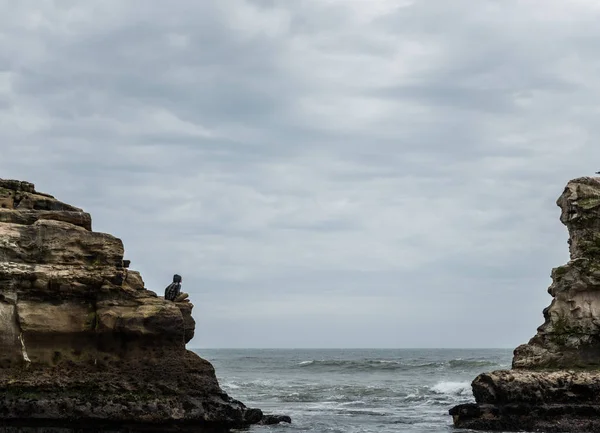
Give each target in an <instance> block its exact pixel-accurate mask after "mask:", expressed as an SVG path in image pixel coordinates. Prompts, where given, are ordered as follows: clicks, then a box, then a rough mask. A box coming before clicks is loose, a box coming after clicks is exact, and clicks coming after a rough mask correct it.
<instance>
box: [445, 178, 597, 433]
mask: <svg viewBox="0 0 600 433" xmlns="http://www.w3.org/2000/svg"><path fill="white" fill-rule="evenodd" d="M557 205H558V206H559V207H560V208H561V216H560V220H561V222H562V223H563V224H565V225H566V226H567V228H568V231H569V242H568V243H569V251H570V260H569V262H568V263H567V264H565V265H563V266H560V267H557V268H555V269H553V270H552V284H551V285H550V287H549V288H548V293H549V294H550V295H551V296H552V298H553V299H552V302H551V304H550V306H548V307H547V308H545V309H544V311H543V314H544V319H545V322H544V323H543V324H542V325H541V326H540V327H539V328H538V330H537V334H536V335H535V336H534V337H533V338H532V339H531V340H530V341H529V342H528V343H527V344H523V345H521V346H519V347H517V348H516V349H515V351H514V357H513V370H510V371H495V372H492V373H485V374H482V375H480V376H478V377H477V378H476V379H475V380H474V381H473V383H472V387H473V394H474V396H475V401H476V402H477V403H476V404H466V405H460V406H457V407H455V408H453V409H452V410H451V411H450V414H451V415H453V417H454V423H455V425H456V426H459V427H465V428H474V429H484V430H485V429H488V430H543V431H563V432H564V431H598V430H600V400H599V399H598V392H599V391H600V390H599V389H598V384H599V383H600V178H589V177H584V178H579V179H574V180H572V181H570V182H568V184H567V186H566V188H565V190H564V192H563V193H562V195H561V196H560V197H559V199H558V201H557Z"/></svg>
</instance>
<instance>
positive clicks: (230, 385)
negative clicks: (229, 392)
mask: <svg viewBox="0 0 600 433" xmlns="http://www.w3.org/2000/svg"><path fill="white" fill-rule="evenodd" d="M222 386H223V388H228V389H239V388H240V386H239V385H236V384H235V383H231V382H225V383H224V384H223V385H222Z"/></svg>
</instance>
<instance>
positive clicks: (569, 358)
mask: <svg viewBox="0 0 600 433" xmlns="http://www.w3.org/2000/svg"><path fill="white" fill-rule="evenodd" d="M557 204H558V205H559V206H560V208H561V210H562V212H561V216H560V220H561V221H562V223H563V224H565V225H566V226H567V228H568V230H569V250H570V254H571V260H570V261H569V262H568V263H567V264H566V265H564V266H560V267H558V268H555V269H553V270H552V280H553V282H552V285H551V286H550V288H549V289H548V292H549V293H550V295H552V297H553V298H554V299H553V300H552V303H551V304H550V306H549V307H548V308H546V309H545V310H544V317H545V319H546V321H545V323H544V324H543V325H542V326H540V327H539V328H538V333H537V335H536V336H535V337H533V338H532V339H531V340H530V341H529V343H528V344H525V345H522V346H519V347H518V348H517V349H516V350H515V357H514V359H513V367H514V368H546V367H555V368H574V367H584V368H585V367H596V366H600V178H581V179H575V180H572V181H571V182H569V183H568V185H567V187H566V188H565V191H564V192H563V194H562V195H561V196H560V198H559V199H558V201H557Z"/></svg>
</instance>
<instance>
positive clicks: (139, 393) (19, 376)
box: [0, 179, 290, 432]
mask: <svg viewBox="0 0 600 433" xmlns="http://www.w3.org/2000/svg"><path fill="white" fill-rule="evenodd" d="M123 254H124V248H123V244H122V242H121V240H120V239H118V238H116V237H114V236H112V235H109V234H105V233H97V232H94V231H92V219H91V216H90V215H89V214H88V213H86V212H84V211H83V210H82V209H79V208H76V207H74V206H71V205H69V204H66V203H63V202H60V201H59V200H56V199H55V198H54V197H52V196H51V195H48V194H44V193H40V192H37V191H36V190H35V187H34V185H33V184H31V183H28V182H22V181H14V180H2V179H0V330H1V332H0V348H1V350H0V425H1V426H2V427H0V432H9V431H10V432H12V431H15V432H16V431H19V432H22V431H32V432H33V431H56V432H67V431H71V430H72V429H75V428H77V429H81V428H94V429H96V430H98V429H99V428H100V427H101V428H104V427H106V429H108V430H110V431H152V430H157V429H159V430H160V431H186V430H188V429H189V430H190V431H196V432H198V431H206V432H208V431H226V430H227V429H229V428H237V427H245V426H248V425H252V424H260V423H262V424H272V423H277V422H290V419H289V417H285V416H272V415H264V414H263V413H262V411H261V410H260V409H253V408H248V407H246V406H245V405H244V404H243V403H241V402H239V401H237V400H235V399H233V398H231V397H229V396H228V395H227V394H226V393H225V392H223V390H222V389H221V388H220V386H219V384H218V381H217V378H216V375H215V371H214V368H213V366H212V365H211V364H210V363H209V362H208V361H206V360H204V359H202V358H201V357H199V356H198V355H196V354H195V353H193V352H190V351H188V350H186V348H185V345H186V343H187V342H189V341H190V340H191V338H192V337H193V335H194V328H195V322H194V319H193V318H192V314H191V312H192V308H193V305H192V304H191V303H189V302H187V301H184V302H178V303H173V302H170V301H165V300H164V299H163V298H161V297H159V296H157V295H156V293H154V292H152V291H150V290H147V289H146V288H145V286H144V282H143V280H142V277H141V275H140V274H139V273H138V272H136V271H133V270H131V269H129V264H130V262H129V261H128V260H124V259H123ZM28 429H29V430H28ZM40 429H42V430H40Z"/></svg>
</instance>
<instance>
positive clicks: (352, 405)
mask: <svg viewBox="0 0 600 433" xmlns="http://www.w3.org/2000/svg"><path fill="white" fill-rule="evenodd" d="M194 351H195V352H196V353H198V354H199V355H200V356H202V357H203V358H205V359H207V360H209V361H210V362H211V363H212V364H213V365H214V367H215V369H216V372H217V377H218V378H219V383H220V384H221V387H222V388H223V389H224V390H225V391H226V392H227V393H228V394H229V395H230V396H232V397H233V398H236V399H238V400H241V401H242V402H244V403H245V404H246V405H247V406H249V407H258V408H261V409H263V412H265V413H274V414H283V415H290V416H291V417H292V424H291V425H284V424H282V425H277V426H268V427H261V426H254V427H252V428H250V432H253V433H260V432H265V433H300V432H313V433H375V432H377V433H387V432H390V433H391V432H394V433H398V432H412V433H425V432H427V433H432V432H457V431H458V430H457V429H454V428H453V427H452V419H451V417H450V416H449V415H448V410H449V409H450V408H451V407H452V406H454V405H456V404H458V403H466V402H472V401H474V399H473V395H472V393H471V385H470V384H471V381H472V380H473V379H474V378H475V376H477V374H479V373H482V372H485V371H492V370H498V369H506V368H510V363H511V359H512V350H510V349H310V350H309V349H293V350H288V349H241V350H240V349H196V350H194ZM463 431H464V430H463Z"/></svg>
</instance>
